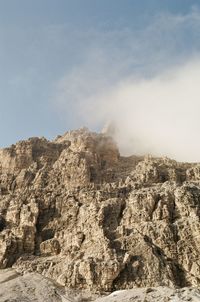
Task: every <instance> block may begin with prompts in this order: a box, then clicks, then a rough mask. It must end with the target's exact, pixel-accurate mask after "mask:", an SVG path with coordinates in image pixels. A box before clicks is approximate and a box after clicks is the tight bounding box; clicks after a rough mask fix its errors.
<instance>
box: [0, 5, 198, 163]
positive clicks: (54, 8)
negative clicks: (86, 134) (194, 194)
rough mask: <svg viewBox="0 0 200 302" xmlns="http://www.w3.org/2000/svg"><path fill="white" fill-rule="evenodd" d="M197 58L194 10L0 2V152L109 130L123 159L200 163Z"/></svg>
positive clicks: (193, 7) (151, 6)
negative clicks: (33, 141) (26, 142)
mask: <svg viewBox="0 0 200 302" xmlns="http://www.w3.org/2000/svg"><path fill="white" fill-rule="evenodd" d="M199 52H200V3H199V1H197V0H196V1H194V0H162V1H161V0H140V1H138V0H109V1H108V0H56V1H55V0H18V1H16V0H0V108H1V110H0V138H1V139H0V147H6V146H9V145H10V144H12V143H15V142H16V141H18V140H21V139H26V138H28V137H32V136H39V137H40V136H45V137H47V138H48V139H53V138H54V137H55V136H56V135H58V134H62V133H64V132H66V131H68V130H69V129H76V128H79V127H81V126H87V127H89V128H90V129H92V130H95V131H99V130H100V129H101V128H103V126H104V125H105V124H106V123H110V122H112V123H114V124H115V125H116V129H118V131H117V134H116V137H115V138H116V140H117V142H118V144H119V146H120V148H121V150H122V152H123V153H124V154H131V153H139V154H141V153H148V152H150V153H153V154H155V155H159V156H160V155H168V156H171V157H173V158H176V159H179V160H189V161H200V143H198V142H197V141H198V139H196V138H197V137H198V132H199V130H200V123H199V122H198V110H199V109H200V105H199V103H200V102H199V100H198V96H200V91H199V87H198V86H200V85H199V79H200V72H199V70H200V68H199V67H200V65H199V62H200V60H199V57H200V56H199ZM188 83H189V84H188ZM180 108H181V110H180ZM191 108H193V109H194V110H193V109H191ZM189 113H190V114H189ZM158 117H159V118H158ZM155 121H157V123H156V122H155ZM150 125H151V127H150ZM194 141H195V142H194ZM169 146H171V148H169ZM188 146H191V148H189V147H188ZM183 149H184V151H183Z"/></svg>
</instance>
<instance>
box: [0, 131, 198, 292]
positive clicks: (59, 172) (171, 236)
mask: <svg viewBox="0 0 200 302" xmlns="http://www.w3.org/2000/svg"><path fill="white" fill-rule="evenodd" d="M199 250H200V164H189V163H178V162H176V161H174V160H170V159H168V158H151V157H150V156H148V157H145V158H143V157H137V156H131V157H122V156H120V154H119V151H118V148H117V146H116V144H115V143H114V142H113V140H112V138H111V137H108V136H106V134H96V133H91V132H89V131H88V130H87V129H80V130H77V131H70V132H67V133H66V134H65V135H63V136H59V137H57V138H56V139H55V140H54V141H52V142H50V141H48V140H46V139H44V138H30V139H29V140H27V141H20V142H18V143H17V144H16V145H12V146H11V147H10V148H6V149H2V150H0V268H7V267H11V266H13V267H15V268H16V270H17V271H18V272H24V271H26V272H34V271H35V272H38V273H40V274H42V275H44V276H46V277H49V278H51V279H53V280H55V281H57V282H58V283H60V284H61V285H66V286H67V287H71V288H78V289H90V290H92V291H100V292H102V291H112V290H115V289H127V288H132V287H134V286H136V287H146V286H161V285H162V286H174V287H176V286H180V287H183V286H198V285H200V256H199Z"/></svg>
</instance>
